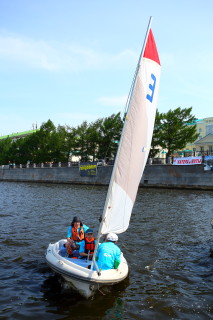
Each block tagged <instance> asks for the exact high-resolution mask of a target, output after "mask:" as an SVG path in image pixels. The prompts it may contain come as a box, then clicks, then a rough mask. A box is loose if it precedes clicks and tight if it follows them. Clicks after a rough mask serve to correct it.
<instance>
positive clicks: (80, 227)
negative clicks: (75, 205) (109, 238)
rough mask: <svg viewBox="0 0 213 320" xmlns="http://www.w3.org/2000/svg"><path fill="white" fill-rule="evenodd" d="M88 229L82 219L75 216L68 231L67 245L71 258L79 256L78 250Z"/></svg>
mask: <svg viewBox="0 0 213 320" xmlns="http://www.w3.org/2000/svg"><path fill="white" fill-rule="evenodd" d="M87 229H89V227H88V226H86V225H85V224H83V223H82V221H81V219H80V217H78V216H75V217H74V218H73V220H72V222H71V225H70V226H69V228H68V230H67V242H66V244H65V247H66V249H67V253H68V254H69V256H78V249H79V247H80V243H81V241H82V240H83V239H84V237H85V232H86V230H87Z"/></svg>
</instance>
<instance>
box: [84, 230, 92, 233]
mask: <svg viewBox="0 0 213 320" xmlns="http://www.w3.org/2000/svg"><path fill="white" fill-rule="evenodd" d="M85 233H93V230H92V229H87V230H86V232H85Z"/></svg>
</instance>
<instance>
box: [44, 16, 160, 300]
mask: <svg viewBox="0 0 213 320" xmlns="http://www.w3.org/2000/svg"><path fill="white" fill-rule="evenodd" d="M150 26H151V18H150V22H149V26H148V29H147V34H146V37H145V41H144V46H143V49H142V51H141V55H140V58H139V62H138V65H137V68H136V72H135V76H134V79H133V84H132V86H131V90H130V94H129V99H128V103H127V112H126V118H125V122H124V127H123V131H122V135H121V139H120V143H119V147H118V151H117V155H116V159H115V164H114V167H113V172H112V176H111V180H110V184H109V188H108V193H107V197H106V201H105V206H104V210H103V214H102V219H101V223H100V227H99V231H98V236H97V240H96V244H95V250H94V255H93V260H92V262H91V261H87V260H82V259H73V258H67V257H66V256H65V253H64V252H63V245H64V243H65V242H66V240H60V241H58V242H56V243H55V244H50V245H49V247H48V249H47V253H46V261H47V263H48V265H49V266H50V267H51V268H52V269H53V270H54V271H55V272H57V273H59V274H60V275H62V277H63V278H64V279H65V280H67V281H69V282H70V283H71V284H72V286H73V288H74V289H76V290H77V291H78V292H79V293H80V294H81V295H83V296H84V297H86V298H88V297H90V296H91V295H93V294H94V293H95V291H96V290H97V289H98V288H99V287H101V286H103V285H112V284H115V283H118V282H120V281H122V280H124V279H125V278H126V277H127V275H128V265H127V262H126V260H125V258H124V257H123V254H121V262H120V265H119V266H118V268H117V269H109V270H101V268H99V267H98V265H97V264H96V261H95V256H96V252H97V250H98V246H99V242H100V239H101V237H103V236H104V235H107V234H109V233H122V232H125V231H126V230H127V228H128V226H129V221H130V217H131V213H132V208H133V205H134V202H135V198H136V195H137V190H138V186H139V183H140V180H141V177H142V174H143V171H144V168H145V165H146V162H147V158H148V155H149V150H150V145H151V140H152V134H153V128H154V121H155V113H156V105H157V97H158V89H159V81H160V69H161V66H160V60H159V56H158V52H157V48H156V44H155V40H154V37H153V34H152V30H151V28H150ZM89 268H90V269H89Z"/></svg>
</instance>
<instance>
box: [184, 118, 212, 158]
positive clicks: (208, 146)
mask: <svg viewBox="0 0 213 320" xmlns="http://www.w3.org/2000/svg"><path fill="white" fill-rule="evenodd" d="M193 124H196V129H197V132H198V133H199V137H198V139H197V140H196V141H195V142H194V143H189V144H187V145H186V148H185V150H182V152H183V153H184V154H186V155H187V156H189V155H213V117H211V118H204V119H199V120H195V122H194V123H193Z"/></svg>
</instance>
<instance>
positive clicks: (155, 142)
mask: <svg viewBox="0 0 213 320" xmlns="http://www.w3.org/2000/svg"><path fill="white" fill-rule="evenodd" d="M161 120H162V113H159V111H158V110H157V112H156V116H155V125H154V130H153V135H152V143H151V148H150V152H149V158H154V157H155V156H156V155H157V154H158V153H159V152H160V144H161V141H160V132H161Z"/></svg>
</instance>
